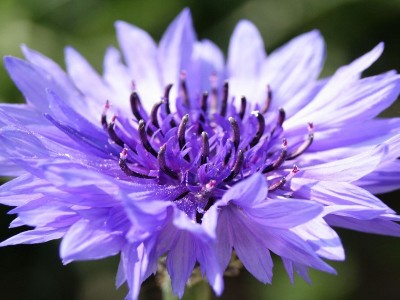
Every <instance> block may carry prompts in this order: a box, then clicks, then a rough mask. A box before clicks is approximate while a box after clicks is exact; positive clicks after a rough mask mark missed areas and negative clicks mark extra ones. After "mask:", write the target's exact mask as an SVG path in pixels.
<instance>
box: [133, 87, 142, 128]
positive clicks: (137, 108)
mask: <svg viewBox="0 0 400 300" xmlns="http://www.w3.org/2000/svg"><path fill="white" fill-rule="evenodd" d="M130 102H131V110H132V113H133V115H134V116H135V118H136V120H138V121H139V120H142V119H143V116H142V115H141V113H140V108H141V107H142V103H141V101H140V98H139V95H138V93H137V92H135V91H134V92H132V94H131V97H130Z"/></svg>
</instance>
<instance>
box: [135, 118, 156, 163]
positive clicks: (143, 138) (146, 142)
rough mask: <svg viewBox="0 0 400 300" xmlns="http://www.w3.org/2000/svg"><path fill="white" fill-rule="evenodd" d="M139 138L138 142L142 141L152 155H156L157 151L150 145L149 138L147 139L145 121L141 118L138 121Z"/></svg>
mask: <svg viewBox="0 0 400 300" xmlns="http://www.w3.org/2000/svg"><path fill="white" fill-rule="evenodd" d="M138 131H139V138H140V142H141V143H142V145H143V147H144V148H145V149H146V150H147V151H148V152H149V153H151V155H153V156H154V157H157V155H158V154H157V151H156V150H154V149H153V147H152V146H151V145H150V142H149V140H148V139H147V133H146V123H145V122H144V121H143V120H140V121H139V127H138Z"/></svg>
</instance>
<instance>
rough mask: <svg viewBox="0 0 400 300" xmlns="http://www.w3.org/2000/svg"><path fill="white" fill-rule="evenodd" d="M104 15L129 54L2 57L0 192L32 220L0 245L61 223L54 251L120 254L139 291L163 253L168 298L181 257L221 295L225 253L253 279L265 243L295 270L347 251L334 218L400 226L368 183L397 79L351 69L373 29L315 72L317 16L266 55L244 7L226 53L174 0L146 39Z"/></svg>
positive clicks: (357, 224) (380, 168) (385, 148)
mask: <svg viewBox="0 0 400 300" xmlns="http://www.w3.org/2000/svg"><path fill="white" fill-rule="evenodd" d="M116 28H117V37H118V41H119V44H120V48H121V50H122V53H123V57H124V61H125V63H123V62H122V61H121V57H120V54H119V51H118V50H116V49H115V48H113V47H111V48H109V49H108V50H107V52H106V55H105V60H104V73H103V75H99V74H97V73H96V72H95V71H94V69H93V68H92V67H91V66H90V65H89V64H88V62H87V61H86V60H85V59H84V58H83V57H81V56H80V55H79V54H78V53H77V52H76V51H75V50H74V49H72V48H67V49H66V65H67V73H65V72H64V71H63V70H61V68H60V67H59V66H58V65H56V64H55V63H54V62H52V61H51V60H50V59H48V58H47V57H44V56H42V55H41V54H39V53H37V52H34V51H33V50H31V49H29V48H27V47H25V46H24V47H23V49H22V50H23V53H24V55H25V58H26V61H25V60H21V59H18V58H14V57H6V58H5V65H6V68H7V70H8V72H9V73H10V76H11V78H12V79H13V80H14V82H15V84H16V85H17V86H18V88H19V89H20V90H21V92H22V93H23V95H24V96H25V98H26V101H27V103H26V104H2V105H1V106H0V116H1V117H0V124H1V130H0V144H1V148H2V151H1V155H2V157H1V166H0V172H1V174H2V175H7V176H13V177H16V178H15V179H13V180H11V181H9V182H8V183H6V184H4V185H2V186H1V187H0V203H2V204H5V205H9V206H14V207H15V208H14V209H13V210H11V211H10V213H13V214H17V217H16V219H15V220H14V221H13V222H12V223H11V226H12V227H16V226H21V225H28V226H31V227H33V229H32V230H29V231H26V232H23V233H21V234H19V235H16V236H14V237H11V238H9V239H8V240H6V241H4V242H2V243H1V244H0V245H1V246H6V245H13V244H22V243H41V242H46V241H49V240H53V239H60V238H61V239H62V241H61V246H60V256H61V258H62V260H63V262H64V263H69V262H72V261H76V260H88V259H100V258H104V257H108V256H111V255H120V257H121V260H120V266H119V271H118V274H117V286H120V285H121V284H123V283H124V282H127V285H128V286H129V295H128V296H127V299H136V298H137V297H138V293H139V290H140V285H141V283H142V282H143V281H144V280H145V279H146V278H148V277H149V276H150V275H151V274H153V273H156V272H157V268H158V267H159V266H160V265H161V266H163V267H164V268H165V269H166V270H167V272H168V273H169V275H170V277H171V283H172V289H173V291H174V293H175V294H177V295H178V296H179V297H182V295H183V293H184V288H185V285H186V282H187V281H188V279H189V277H190V276H191V274H192V273H193V270H194V269H195V268H199V269H200V271H201V274H202V275H203V276H204V277H205V278H206V279H207V280H208V282H209V283H210V285H211V286H212V287H213V289H214V291H215V292H216V294H217V295H220V294H221V293H222V290H223V278H222V277H223V273H224V271H225V269H226V268H227V267H228V265H229V262H230V260H231V258H232V256H233V255H236V256H237V257H238V258H239V259H240V261H241V262H242V263H243V265H244V267H245V268H246V269H247V270H248V271H249V272H251V273H252V274H253V275H254V276H255V277H256V278H257V279H258V280H260V281H262V282H264V283H270V282H271V280H272V267H273V261H272V259H271V256H270V253H271V252H273V253H275V254H277V255H279V256H280V257H281V258H282V260H283V263H284V266H285V268H286V270H287V273H288V275H289V277H290V279H291V280H292V281H293V276H294V275H293V274H294V272H296V273H298V274H299V275H300V276H301V277H303V278H304V279H305V280H307V281H309V279H308V275H307V270H308V269H309V268H314V269H318V270H321V271H324V272H330V273H334V272H335V271H334V270H333V268H332V267H330V266H329V265H328V264H327V263H326V262H325V261H324V260H323V259H329V260H343V259H344V251H343V248H342V245H341V242H340V239H339V237H338V236H337V234H336V233H335V231H334V230H333V229H332V228H331V227H330V226H339V227H344V228H349V229H354V230H359V231H364V232H371V233H378V234H386V235H393V236H400V226H399V225H398V224H397V223H395V222H396V221H399V220H400V219H399V217H398V216H397V215H396V214H395V212H394V211H393V210H391V209H390V208H389V207H387V206H386V205H385V204H384V203H382V202H381V201H380V200H379V199H378V198H376V197H375V196H374V195H373V193H383V192H387V191H391V190H394V189H397V188H399V186H400V172H399V171H398V170H399V167H400V161H399V160H398V159H397V157H398V156H399V153H400V129H399V128H400V119H394V118H393V119H379V118H376V116H377V115H378V114H379V113H380V112H381V111H382V110H384V109H385V108H387V107H389V106H390V105H391V104H392V103H393V102H394V101H395V100H396V98H397V96H398V94H399V91H400V77H399V76H398V75H397V74H396V72H395V71H389V72H387V73H384V74H380V75H377V76H372V77H362V76H361V73H362V72H363V71H364V70H365V69H366V68H368V67H369V66H370V65H371V64H372V63H373V62H374V61H375V60H376V59H377V58H378V57H379V56H380V54H381V53H382V51H383V45H382V44H379V45H378V46H376V47H375V48H374V49H372V50H371V51H370V52H368V53H367V54H365V55H364V56H362V57H360V58H358V59H357V60H355V61H353V62H352V63H350V64H349V65H347V66H344V67H341V68H340V69H339V70H338V71H337V72H336V73H335V74H333V75H332V76H331V77H329V78H325V79H318V76H319V73H320V71H321V68H322V65H323V61H324V57H325V49H324V43H323V40H322V37H321V36H320V34H319V33H318V32H317V31H312V32H309V33H306V34H303V35H301V36H299V37H297V38H295V39H293V40H292V41H290V42H289V43H288V44H286V45H284V46H283V47H281V48H279V49H277V50H275V51H274V52H273V53H271V54H270V55H268V56H267V55H266V53H265V50H264V44H263V41H262V39H261V36H260V34H259V32H258V31H257V29H256V28H255V27H254V25H253V24H252V23H250V22H249V21H241V22H240V23H239V24H238V25H237V27H236V29H235V30H234V33H233V35H232V38H231V42H230V45H229V51H228V59H227V62H226V64H225V62H224V58H223V54H222V53H221V51H220V50H219V49H218V48H217V47H216V46H215V45H214V44H213V43H212V42H210V41H208V40H203V41H197V40H196V36H195V33H194V31H193V27H192V21H191V17H190V13H189V11H188V10H184V11H183V12H182V13H181V14H180V15H179V16H178V17H177V19H176V20H175V21H174V22H173V23H172V24H171V25H170V26H169V28H168V29H167V31H166V33H165V34H164V36H163V38H162V39H161V41H160V44H159V46H158V47H157V45H156V44H155V43H154V41H153V40H152V39H151V37H150V36H149V35H148V34H147V33H145V32H144V31H142V30H141V29H139V28H136V27H134V26H132V25H129V24H127V23H125V22H117V23H116ZM196 263H198V266H196Z"/></svg>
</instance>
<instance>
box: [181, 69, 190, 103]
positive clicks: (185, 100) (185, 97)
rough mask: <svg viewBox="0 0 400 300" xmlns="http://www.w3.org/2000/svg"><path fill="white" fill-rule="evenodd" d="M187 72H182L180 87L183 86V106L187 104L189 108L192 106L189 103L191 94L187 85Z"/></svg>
mask: <svg viewBox="0 0 400 300" xmlns="http://www.w3.org/2000/svg"><path fill="white" fill-rule="evenodd" d="M186 76H187V74H186V71H181V74H180V76H179V77H180V85H181V92H182V98H183V104H185V105H186V106H187V107H189V106H190V103H189V92H188V89H187V85H186Z"/></svg>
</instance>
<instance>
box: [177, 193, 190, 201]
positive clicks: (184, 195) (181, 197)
mask: <svg viewBox="0 0 400 300" xmlns="http://www.w3.org/2000/svg"><path fill="white" fill-rule="evenodd" d="M188 194H189V191H186V192H183V193H182V194H180V195H179V196H178V197H176V198H175V199H174V200H173V201H178V200H181V199H183V198H185V197H186V196H187V195H188Z"/></svg>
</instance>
